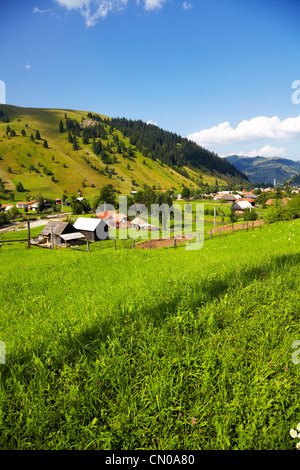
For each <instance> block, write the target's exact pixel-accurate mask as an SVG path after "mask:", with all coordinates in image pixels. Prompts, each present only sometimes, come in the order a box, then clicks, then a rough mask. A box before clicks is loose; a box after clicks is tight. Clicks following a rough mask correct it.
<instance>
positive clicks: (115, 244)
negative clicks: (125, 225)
mask: <svg viewBox="0 0 300 470" xmlns="http://www.w3.org/2000/svg"><path fill="white" fill-rule="evenodd" d="M116 249H117V240H116V239H115V250H116Z"/></svg>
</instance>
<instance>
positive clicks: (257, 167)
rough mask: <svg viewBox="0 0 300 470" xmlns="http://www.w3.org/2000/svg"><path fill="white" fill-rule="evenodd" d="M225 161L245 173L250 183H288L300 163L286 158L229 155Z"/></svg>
mask: <svg viewBox="0 0 300 470" xmlns="http://www.w3.org/2000/svg"><path fill="white" fill-rule="evenodd" d="M226 159H227V160H228V161H229V162H230V163H232V164H233V165H234V166H235V167H236V168H238V169H239V170H240V171H242V172H244V173H246V175H247V176H248V178H249V181H251V183H266V184H268V183H272V184H273V182H274V179H276V181H277V183H283V182H285V181H288V180H289V179H290V178H292V177H293V176H295V175H297V174H298V173H299V172H300V162H299V161H298V162H296V161H294V160H289V159H287V158H278V157H274V158H266V157H259V156H258V157H253V158H250V157H241V156H238V155H230V156H228V157H226Z"/></svg>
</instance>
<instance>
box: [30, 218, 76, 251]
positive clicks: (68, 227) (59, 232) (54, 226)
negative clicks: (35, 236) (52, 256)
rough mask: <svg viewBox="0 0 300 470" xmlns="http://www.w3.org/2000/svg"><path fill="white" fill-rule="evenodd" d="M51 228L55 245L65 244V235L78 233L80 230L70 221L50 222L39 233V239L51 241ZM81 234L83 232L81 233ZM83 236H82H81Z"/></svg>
mask: <svg viewBox="0 0 300 470" xmlns="http://www.w3.org/2000/svg"><path fill="white" fill-rule="evenodd" d="M51 230H52V233H53V243H54V244H55V245H59V246H60V245H63V244H65V243H66V240H65V239H64V236H65V235H67V234H74V235H75V234H76V236H77V235H78V231H77V230H76V229H75V228H74V227H73V225H72V224H70V223H69V222H54V221H53V222H48V224H47V225H46V227H44V228H43V230H42V231H41V233H40V235H39V240H40V241H43V242H44V243H49V244H50V243H51ZM80 235H81V234H80ZM80 238H82V237H80Z"/></svg>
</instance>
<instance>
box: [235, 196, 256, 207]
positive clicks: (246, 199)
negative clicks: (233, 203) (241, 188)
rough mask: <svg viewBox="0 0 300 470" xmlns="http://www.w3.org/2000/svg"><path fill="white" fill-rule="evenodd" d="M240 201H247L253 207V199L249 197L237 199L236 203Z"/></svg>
mask: <svg viewBox="0 0 300 470" xmlns="http://www.w3.org/2000/svg"><path fill="white" fill-rule="evenodd" d="M242 201H248V202H250V204H251V206H255V199H252V198H251V197H241V198H239V199H237V202H242Z"/></svg>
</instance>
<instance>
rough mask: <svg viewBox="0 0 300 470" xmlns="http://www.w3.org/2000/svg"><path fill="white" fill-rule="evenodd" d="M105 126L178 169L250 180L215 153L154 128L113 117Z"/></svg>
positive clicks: (138, 148)
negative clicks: (214, 172) (201, 170)
mask: <svg viewBox="0 0 300 470" xmlns="http://www.w3.org/2000/svg"><path fill="white" fill-rule="evenodd" d="M106 123H107V124H108V125H110V126H113V128H115V129H118V130H119V131H121V132H122V133H123V135H124V136H125V137H129V139H130V144H131V145H134V146H136V149H137V150H139V151H140V152H142V153H143V154H144V155H145V156H148V157H151V158H152V159H158V160H160V161H161V162H162V163H164V164H166V165H168V166H170V167H172V168H174V169H175V170H178V169H180V168H182V167H183V166H189V165H190V166H193V167H196V168H199V169H203V168H206V169H208V170H210V171H214V170H215V171H217V172H220V173H222V174H229V175H231V176H239V177H241V178H244V179H247V177H246V175H244V174H243V173H242V172H240V171H239V170H237V169H236V168H235V167H234V166H233V165H232V164H231V163H229V162H228V161H227V160H225V159H223V158H221V157H219V156H218V155H217V154H215V153H214V152H210V151H208V150H206V149H204V148H202V147H200V146H199V145H197V144H196V143H194V142H191V141H189V140H188V139H186V138H183V137H181V136H179V135H177V134H175V133H172V132H168V131H165V130H163V129H161V128H159V127H157V126H155V125H149V124H147V123H145V122H143V121H141V120H137V121H133V120H128V119H126V118H113V119H111V120H109V121H106Z"/></svg>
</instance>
